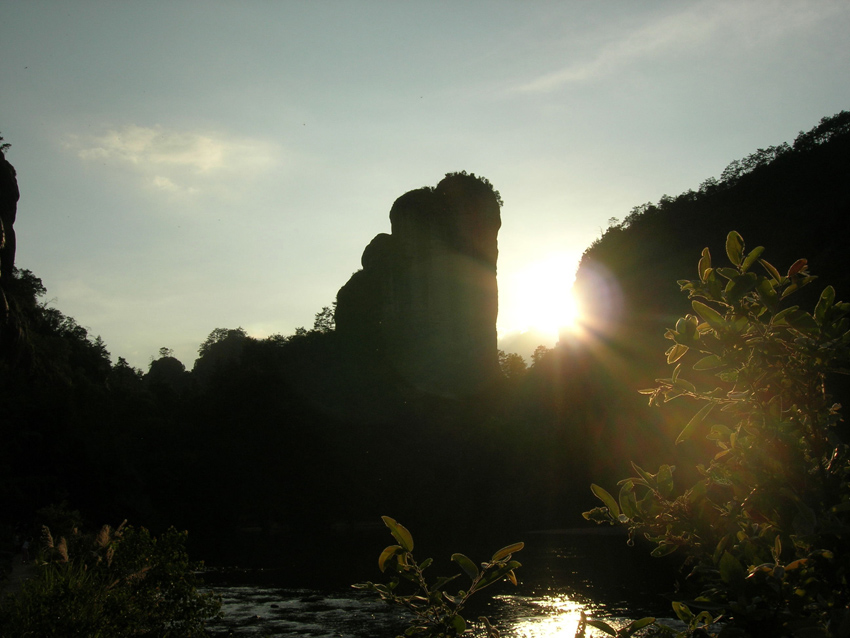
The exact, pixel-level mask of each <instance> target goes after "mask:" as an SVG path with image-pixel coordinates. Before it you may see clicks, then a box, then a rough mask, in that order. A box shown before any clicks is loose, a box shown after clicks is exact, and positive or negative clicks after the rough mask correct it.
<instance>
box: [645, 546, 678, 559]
mask: <svg viewBox="0 0 850 638" xmlns="http://www.w3.org/2000/svg"><path fill="white" fill-rule="evenodd" d="M676 549H678V545H673V544H672V543H661V544H660V545H659V546H658V547H656V548H655V549H653V550H652V554H651V556H654V557H655V558H661V557H662V556H667V555H668V554H672V553H673V552H675V551H676Z"/></svg>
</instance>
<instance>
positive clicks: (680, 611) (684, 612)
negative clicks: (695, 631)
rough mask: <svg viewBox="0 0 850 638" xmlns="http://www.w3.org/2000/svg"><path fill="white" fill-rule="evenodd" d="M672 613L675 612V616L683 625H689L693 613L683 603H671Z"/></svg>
mask: <svg viewBox="0 0 850 638" xmlns="http://www.w3.org/2000/svg"><path fill="white" fill-rule="evenodd" d="M672 604H673V611H674V612H676V615H677V616H678V617H679V620H681V621H682V622H683V623H690V622H691V618H693V617H694V614H693V612H692V611H691V610H690V608H689V607H688V606H687V605H686V604H685V603H680V602H676V601H675V600H674V601H673V603H672Z"/></svg>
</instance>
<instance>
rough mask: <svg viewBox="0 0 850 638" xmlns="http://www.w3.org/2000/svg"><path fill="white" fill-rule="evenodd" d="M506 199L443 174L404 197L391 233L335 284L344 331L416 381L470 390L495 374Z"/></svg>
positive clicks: (486, 186)
mask: <svg viewBox="0 0 850 638" xmlns="http://www.w3.org/2000/svg"><path fill="white" fill-rule="evenodd" d="M499 209H500V201H499V197H498V193H497V192H495V191H494V190H493V188H492V186H491V185H490V183H489V182H487V180H484V179H481V178H478V177H475V176H474V175H466V174H451V175H448V176H446V178H445V179H443V180H442V181H441V182H440V183H439V184H438V185H437V186H436V188H421V189H418V190H414V191H410V192H408V193H406V194H404V195H402V196H401V197H399V198H398V199H397V200H396V201H395V203H394V204H393V207H392V209H391V211H390V222H391V224H392V232H391V234H385V233H382V234H379V235H378V236H376V237H375V238H374V239H373V240H372V241H371V243H370V244H369V245H368V246H367V247H366V249H365V250H364V251H363V257H362V260H361V263H362V266H363V268H362V270H359V271H357V272H356V273H354V274H353V275H352V276H351V279H350V280H349V281H348V283H346V284H345V285H344V286H343V287H342V288H341V289H340V291H339V293H338V295H337V307H336V316H335V319H336V329H337V332H338V334H339V335H340V337H342V338H346V339H351V340H356V341H357V342H359V343H360V344H362V345H365V346H367V347H368V348H370V349H371V350H372V351H373V352H375V353H376V354H378V355H380V356H382V357H384V358H385V360H386V361H387V362H388V363H389V364H390V365H391V366H392V367H393V368H395V370H396V371H397V372H398V373H399V374H401V375H402V376H403V377H404V378H405V379H406V380H407V381H408V382H409V383H410V384H412V385H413V386H414V387H416V388H417V389H419V390H422V391H425V392H429V393H434V394H441V395H445V396H459V395H463V394H469V393H472V392H475V391H476V390H478V389H480V388H481V387H483V386H484V385H485V384H486V383H487V382H488V381H489V380H491V379H492V378H493V377H494V376H495V375H496V374H498V358H497V352H496V315H497V313H498V290H497V286H496V259H497V257H498V247H497V236H498V233H499V227H500V226H501V217H500V214H499Z"/></svg>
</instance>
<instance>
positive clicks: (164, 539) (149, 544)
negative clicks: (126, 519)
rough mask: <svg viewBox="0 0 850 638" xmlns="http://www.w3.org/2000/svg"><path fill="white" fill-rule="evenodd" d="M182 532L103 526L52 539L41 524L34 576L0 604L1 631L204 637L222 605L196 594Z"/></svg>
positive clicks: (13, 633)
mask: <svg viewBox="0 0 850 638" xmlns="http://www.w3.org/2000/svg"><path fill="white" fill-rule="evenodd" d="M185 542H186V534H185V532H183V533H181V532H178V531H176V530H175V529H173V528H172V529H169V530H168V531H167V532H165V533H164V534H161V535H160V536H159V537H158V538H157V537H154V536H152V535H151V534H150V532H148V530H146V529H144V528H134V527H131V526H125V525H124V524H123V523H122V524H121V525H120V526H119V527H118V528H117V529H115V530H113V529H112V528H110V527H109V526H108V525H105V526H104V527H103V528H102V529H101V530H100V532H99V533H98V534H97V535H94V536H90V535H89V536H87V535H82V534H80V533H79V532H77V531H76V530H75V531H74V532H73V533H72V534H71V535H70V536H69V537H68V538H66V537H64V536H63V537H61V538H59V539H58V540H55V539H54V538H53V536H52V534H51V533H50V530H49V529H48V528H47V527H44V528H43V534H42V547H41V550H40V553H39V556H38V558H37V560H36V574H35V576H34V577H33V578H31V579H29V580H27V581H25V582H24V583H23V584H22V585H21V589H20V591H18V592H17V593H16V594H14V595H10V596H8V597H7V598H6V600H4V601H3V602H2V604H0V635H3V636H85V637H87V638H97V637H104V638H107V637H108V638H113V637H118V636H162V637H165V636H187V637H190V636H205V635H206V631H205V629H204V624H205V621H206V620H208V619H210V618H213V617H215V616H216V615H217V614H218V612H219V608H220V606H221V603H220V601H219V600H218V598H217V597H215V596H214V595H212V594H201V593H199V592H198V589H197V587H198V585H199V581H198V578H197V577H196V576H195V574H194V571H195V570H196V569H197V568H198V567H199V565H198V564H195V563H191V562H189V559H188V555H187V554H186V551H185Z"/></svg>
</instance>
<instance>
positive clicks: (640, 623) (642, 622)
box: [629, 616, 655, 634]
mask: <svg viewBox="0 0 850 638" xmlns="http://www.w3.org/2000/svg"><path fill="white" fill-rule="evenodd" d="M654 622H655V618H653V617H652V616H647V617H646V618H641V619H639V620H635V621H632V622H631V623H629V633H630V634H631V632H634V631H637V630H638V629H643V628H644V627H647V626H648V625H651V624H652V623H654Z"/></svg>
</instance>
